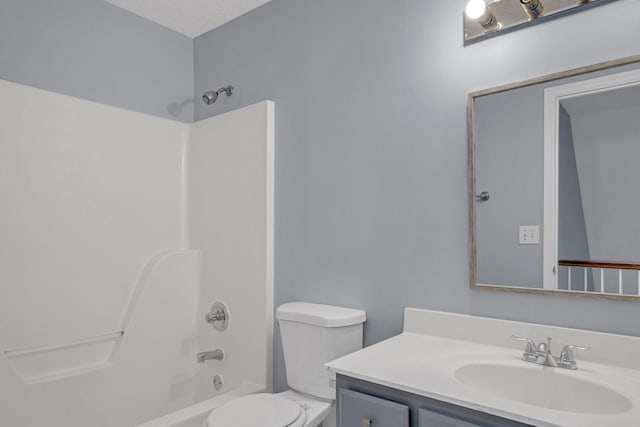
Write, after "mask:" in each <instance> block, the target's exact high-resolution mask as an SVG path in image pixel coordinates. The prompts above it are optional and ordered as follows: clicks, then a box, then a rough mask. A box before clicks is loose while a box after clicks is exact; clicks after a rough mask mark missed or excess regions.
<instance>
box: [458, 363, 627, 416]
mask: <svg viewBox="0 0 640 427" xmlns="http://www.w3.org/2000/svg"><path fill="white" fill-rule="evenodd" d="M523 363H525V362H523ZM572 374H574V372H571V371H564V372H561V371H560V370H559V369H558V368H543V367H542V366H535V365H532V366H523V367H519V366H511V365H500V364H490V363H482V364H472V365H465V366H463V367H461V368H458V369H457V370H456V371H455V374H454V375H455V377H456V379H457V380H458V381H460V382H461V383H463V384H465V385H467V386H469V387H474V388H476V389H479V390H482V391H485V392H488V393H491V394H493V395H495V396H497V397H501V398H504V399H509V400H512V401H516V402H521V403H526V404H528V405H533V406H538V407H541V408H546V409H553V410H556V411H565V412H575V413H583V414H602V415H604V414H619V413H623V412H627V411H629V410H630V409H631V408H632V404H631V401H629V399H627V398H626V397H625V396H623V395H622V394H620V393H618V392H617V391H615V390H612V389H610V388H608V387H606V386H603V385H600V384H598V383H595V382H591V381H586V380H583V379H581V378H577V377H575V375H572Z"/></svg>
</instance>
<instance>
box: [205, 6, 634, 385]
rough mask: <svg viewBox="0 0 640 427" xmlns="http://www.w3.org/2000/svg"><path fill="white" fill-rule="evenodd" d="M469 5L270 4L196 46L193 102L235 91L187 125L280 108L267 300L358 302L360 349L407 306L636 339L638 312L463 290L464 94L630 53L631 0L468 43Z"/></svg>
mask: <svg viewBox="0 0 640 427" xmlns="http://www.w3.org/2000/svg"><path fill="white" fill-rule="evenodd" d="M465 3H466V0H455V1H418V0H397V1H393V2H391V1H371V0H350V1H343V0H324V1H317V0H274V1H273V2H271V3H268V4H267V5H265V6H262V7H260V8H258V9H256V10H254V11H252V12H250V13H248V14H247V15H244V16H242V17H240V18H238V19H236V20H234V21H232V22H230V23H229V24H226V25H224V26H222V27H220V28H218V29H215V30H213V31H212V32H210V33H207V34H205V35H203V36H201V37H199V38H197V39H196V42H195V76H196V77H195V93H196V94H200V93H202V92H204V91H205V90H207V89H209V88H212V87H219V86H221V85H224V84H234V85H235V86H236V87H237V92H236V93H235V94H234V96H233V97H232V98H225V99H222V100H221V101H219V102H218V103H216V104H215V105H213V106H211V107H205V106H204V105H200V104H199V103H198V104H197V105H196V118H198V119H200V118H204V117H208V116H211V115H214V114H219V113H221V112H223V111H227V110H231V109H234V108H237V107H240V106H243V105H247V104H251V103H253V102H256V101H260V100H264V99H273V100H274V101H275V102H276V141H277V142H276V303H278V304H279V303H282V302H284V301H291V300H307V301H316V302H322V303H331V304H342V305H346V306H356V307H362V308H364V309H366V310H367V313H368V316H369V320H368V322H367V327H366V330H365V341H366V343H367V344H371V343H374V342H376V341H379V340H381V339H384V338H386V337H389V336H390V335H393V334H396V333H398V332H400V331H401V329H402V308H403V307H405V306H414V307H424V308H432V309H439V310H450V311H454V312H461V313H472V314H478V315H487V316H492V317H499V318H506V319H517V320H523V321H535V322H540V323H547V324H552V325H563V326H574V327H584V328H590V329H595V330H602V331H614V332H620V333H627V334H634V335H640V329H639V328H638V326H637V325H638V324H640V310H639V309H638V308H639V305H638V304H637V303H633V302H619V301H605V300H597V299H588V298H571V297H551V296H542V295H539V296H538V295H516V294H511V293H501V292H490V291H483V290H472V289H470V287H469V273H468V269H469V268H468V265H469V251H468V235H467V233H468V226H467V209H468V206H467V173H466V171H467V139H466V95H467V93H468V92H470V91H473V90H478V89H482V88H485V87H490V86H495V85H498V84H502V83H508V82H512V81H518V80H523V79H526V78H529V77H533V76H536V75H542V74H547V73H551V72H556V71H561V70H564V69H568V68H572V67H576V66H581V65H587V64H590V63H594V62H599V61H603V60H607V59H613V58H617V57H621V56H625V55H631V54H637V53H639V52H638V45H637V40H638V37H640V26H638V25H637V11H638V9H639V8H640V1H639V0H619V1H617V2H613V3H611V4H608V5H606V6H603V7H600V8H594V9H591V10H588V11H586V12H583V13H580V14H577V15H573V16H570V17H566V18H563V19H558V20H554V21H553V22H548V23H544V24H541V25H539V26H536V27H532V28H529V29H526V30H523V31H518V32H515V33H511V34H508V35H505V36H501V37H497V38H495V39H492V40H489V41H485V42H482V43H478V44H475V45H472V46H468V47H463V45H462V11H463V9H464V6H465ZM593 28H598V31H593ZM577 42H579V43H577ZM532 43H533V44H535V45H536V48H534V49H532V48H530V46H531V45H532ZM581 46H582V47H581ZM584 46H588V48H584ZM275 349H276V361H275V368H276V385H277V387H278V388H284V387H285V380H284V378H285V377H284V365H283V361H282V355H281V348H280V344H279V340H278V342H276V344H275Z"/></svg>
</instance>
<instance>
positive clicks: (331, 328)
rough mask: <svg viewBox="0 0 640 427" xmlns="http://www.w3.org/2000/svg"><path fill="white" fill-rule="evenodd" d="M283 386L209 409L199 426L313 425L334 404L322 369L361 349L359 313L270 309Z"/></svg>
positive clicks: (307, 307)
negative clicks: (274, 391)
mask: <svg viewBox="0 0 640 427" xmlns="http://www.w3.org/2000/svg"><path fill="white" fill-rule="evenodd" d="M276 319H277V320H278V324H279V325H280V335H281V336H282V348H283V350H284V361H285V366H286V372H287V383H288V384H289V387H291V389H292V390H287V391H285V392H283V393H279V394H267V393H261V394H252V395H249V396H244V397H240V398H238V399H235V400H233V401H231V402H229V403H227V404H225V405H222V406H221V407H219V408H217V409H215V410H214V411H212V412H211V413H210V414H209V416H208V417H207V419H206V420H205V423H204V427H317V426H319V425H321V424H322V422H323V421H324V420H325V419H326V418H327V416H328V415H329V413H330V412H331V409H332V407H333V403H334V401H335V396H336V391H335V385H334V384H332V376H331V374H330V373H329V371H328V370H327V369H326V368H325V367H324V364H325V363H327V362H329V361H330V360H333V359H336V358H338V357H341V356H344V355H345V354H348V353H352V352H354V351H356V350H359V349H361V348H362V324H363V323H364V322H365V320H366V313H365V312H364V311H362V310H357V309H353V308H344V307H334V306H329V305H320V304H311V303H305V302H292V303H287V304H283V305H281V306H280V307H278V309H277V310H276Z"/></svg>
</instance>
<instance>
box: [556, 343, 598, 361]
mask: <svg viewBox="0 0 640 427" xmlns="http://www.w3.org/2000/svg"><path fill="white" fill-rule="evenodd" d="M590 348H591V347H589V346H586V347H580V346H577V345H565V346H564V348H563V349H562V351H561V352H560V361H561V362H565V363H571V362H575V361H576V359H575V357H574V356H573V350H581V351H587V350H589V349H590Z"/></svg>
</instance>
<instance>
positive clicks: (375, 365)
mask: <svg viewBox="0 0 640 427" xmlns="http://www.w3.org/2000/svg"><path fill="white" fill-rule="evenodd" d="M413 314H414V315H415V312H414V313H413ZM428 315H429V316H433V315H434V312H428ZM437 315H438V316H440V315H441V314H440V313H438V314H437ZM442 315H443V316H446V314H442ZM456 316H457V315H456ZM473 319H474V318H472V317H470V316H468V320H469V321H473ZM428 320H429V321H430V322H431V321H432V320H433V319H428ZM457 320H458V321H459V320H460V316H457ZM463 320H464V319H463ZM494 321H495V320H494V319H491V322H494ZM496 322H502V323H505V322H506V323H510V322H507V321H496ZM431 323H432V322H431ZM477 323H480V324H482V322H477ZM511 323H513V325H506V326H514V327H515V329H517V326H518V325H522V324H518V323H517V322H511ZM525 325H528V326H536V327H537V326H538V325H530V324H525ZM503 326H505V325H503ZM540 327H542V328H549V329H551V331H544V332H554V329H557V331H560V332H562V328H552V327H544V326H540ZM406 329H407V325H406V323H405V330H406ZM411 329H414V330H415V329H416V328H411ZM418 329H420V328H418ZM428 330H429V327H428V326H427V327H425V328H424V330H423V331H422V332H428ZM441 332H442V331H438V332H437V334H438V335H441ZM580 332H582V331H580ZM470 333H473V331H471V332H470ZM454 335H455V334H454ZM456 338H459V337H456ZM624 338H625V339H626V338H627V337H624ZM594 340H595V341H597V340H598V338H597V337H595V338H594ZM517 346H521V343H519V344H517ZM521 347H522V349H514V348H511V347H503V346H499V345H494V344H491V345H486V344H480V343H477V342H472V341H467V340H462V339H451V338H445V337H442V336H435V335H429V334H427V333H416V332H404V333H402V334H400V335H398V336H395V337H393V338H390V339H388V340H386V341H383V342H381V343H378V344H375V345H373V346H371V347H367V348H365V349H363V350H360V351H357V352H355V353H352V354H350V355H347V356H344V357H342V358H340V359H336V360H334V361H332V362H329V363H328V364H327V367H328V368H329V369H330V370H331V371H333V372H335V373H336V374H341V375H346V376H349V377H352V378H357V379H361V380H365V381H369V382H372V383H376V384H380V385H383V386H387V387H391V388H394V389H397V390H402V391H406V392H409V393H413V394H416V395H420V396H425V397H429V398H433V399H436V400H440V401H444V402H448V403H452V404H455V405H458V406H463V407H466V408H470V409H473V410H477V411H480V412H485V413H489V414H493V415H497V416H499V417H504V418H508V419H512V420H515V421H519V422H523V423H526V424H532V425H536V426H546V427H548V426H563V427H564V426H566V427H571V426H575V427H603V426H612V427H638V426H640V370H636V369H631V368H627V367H621V366H614V365H605V364H600V363H596V362H592V361H584V360H580V359H579V356H580V355H578V356H577V357H576V358H577V359H578V370H575V371H570V370H566V369H559V368H550V367H543V366H540V365H537V364H534V363H527V362H524V361H522V360H521V356H522V350H523V348H524V346H521ZM634 357H636V358H638V357H640V353H636V354H635V356H634ZM484 362H486V363H492V364H493V363H497V364H500V365H504V366H516V367H518V368H521V369H532V370H539V371H540V372H541V373H542V372H543V371H542V370H554V371H553V375H568V376H572V378H576V379H581V380H584V381H589V382H591V383H596V384H603V385H606V386H607V387H609V388H611V389H613V390H615V391H617V392H619V393H620V394H623V395H624V396H625V397H627V398H628V399H629V400H630V401H631V406H632V407H631V409H630V410H629V411H627V412H624V413H619V414H607V415H600V414H592V413H589V414H583V413H573V412H565V411H559V410H553V409H547V408H544V407H540V406H533V405H529V404H526V403H522V402H518V401H516V400H511V399H507V398H502V397H498V396H496V395H494V394H491V393H487V392H483V390H480V389H479V388H476V387H471V386H468V385H466V384H464V383H462V382H460V381H459V380H458V379H456V377H455V374H454V373H455V371H456V370H457V369H458V368H459V367H461V366H464V365H468V364H469V363H473V364H476V363H484ZM546 372H549V371H546ZM522 387H523V389H524V388H526V387H527V385H526V384H522Z"/></svg>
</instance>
